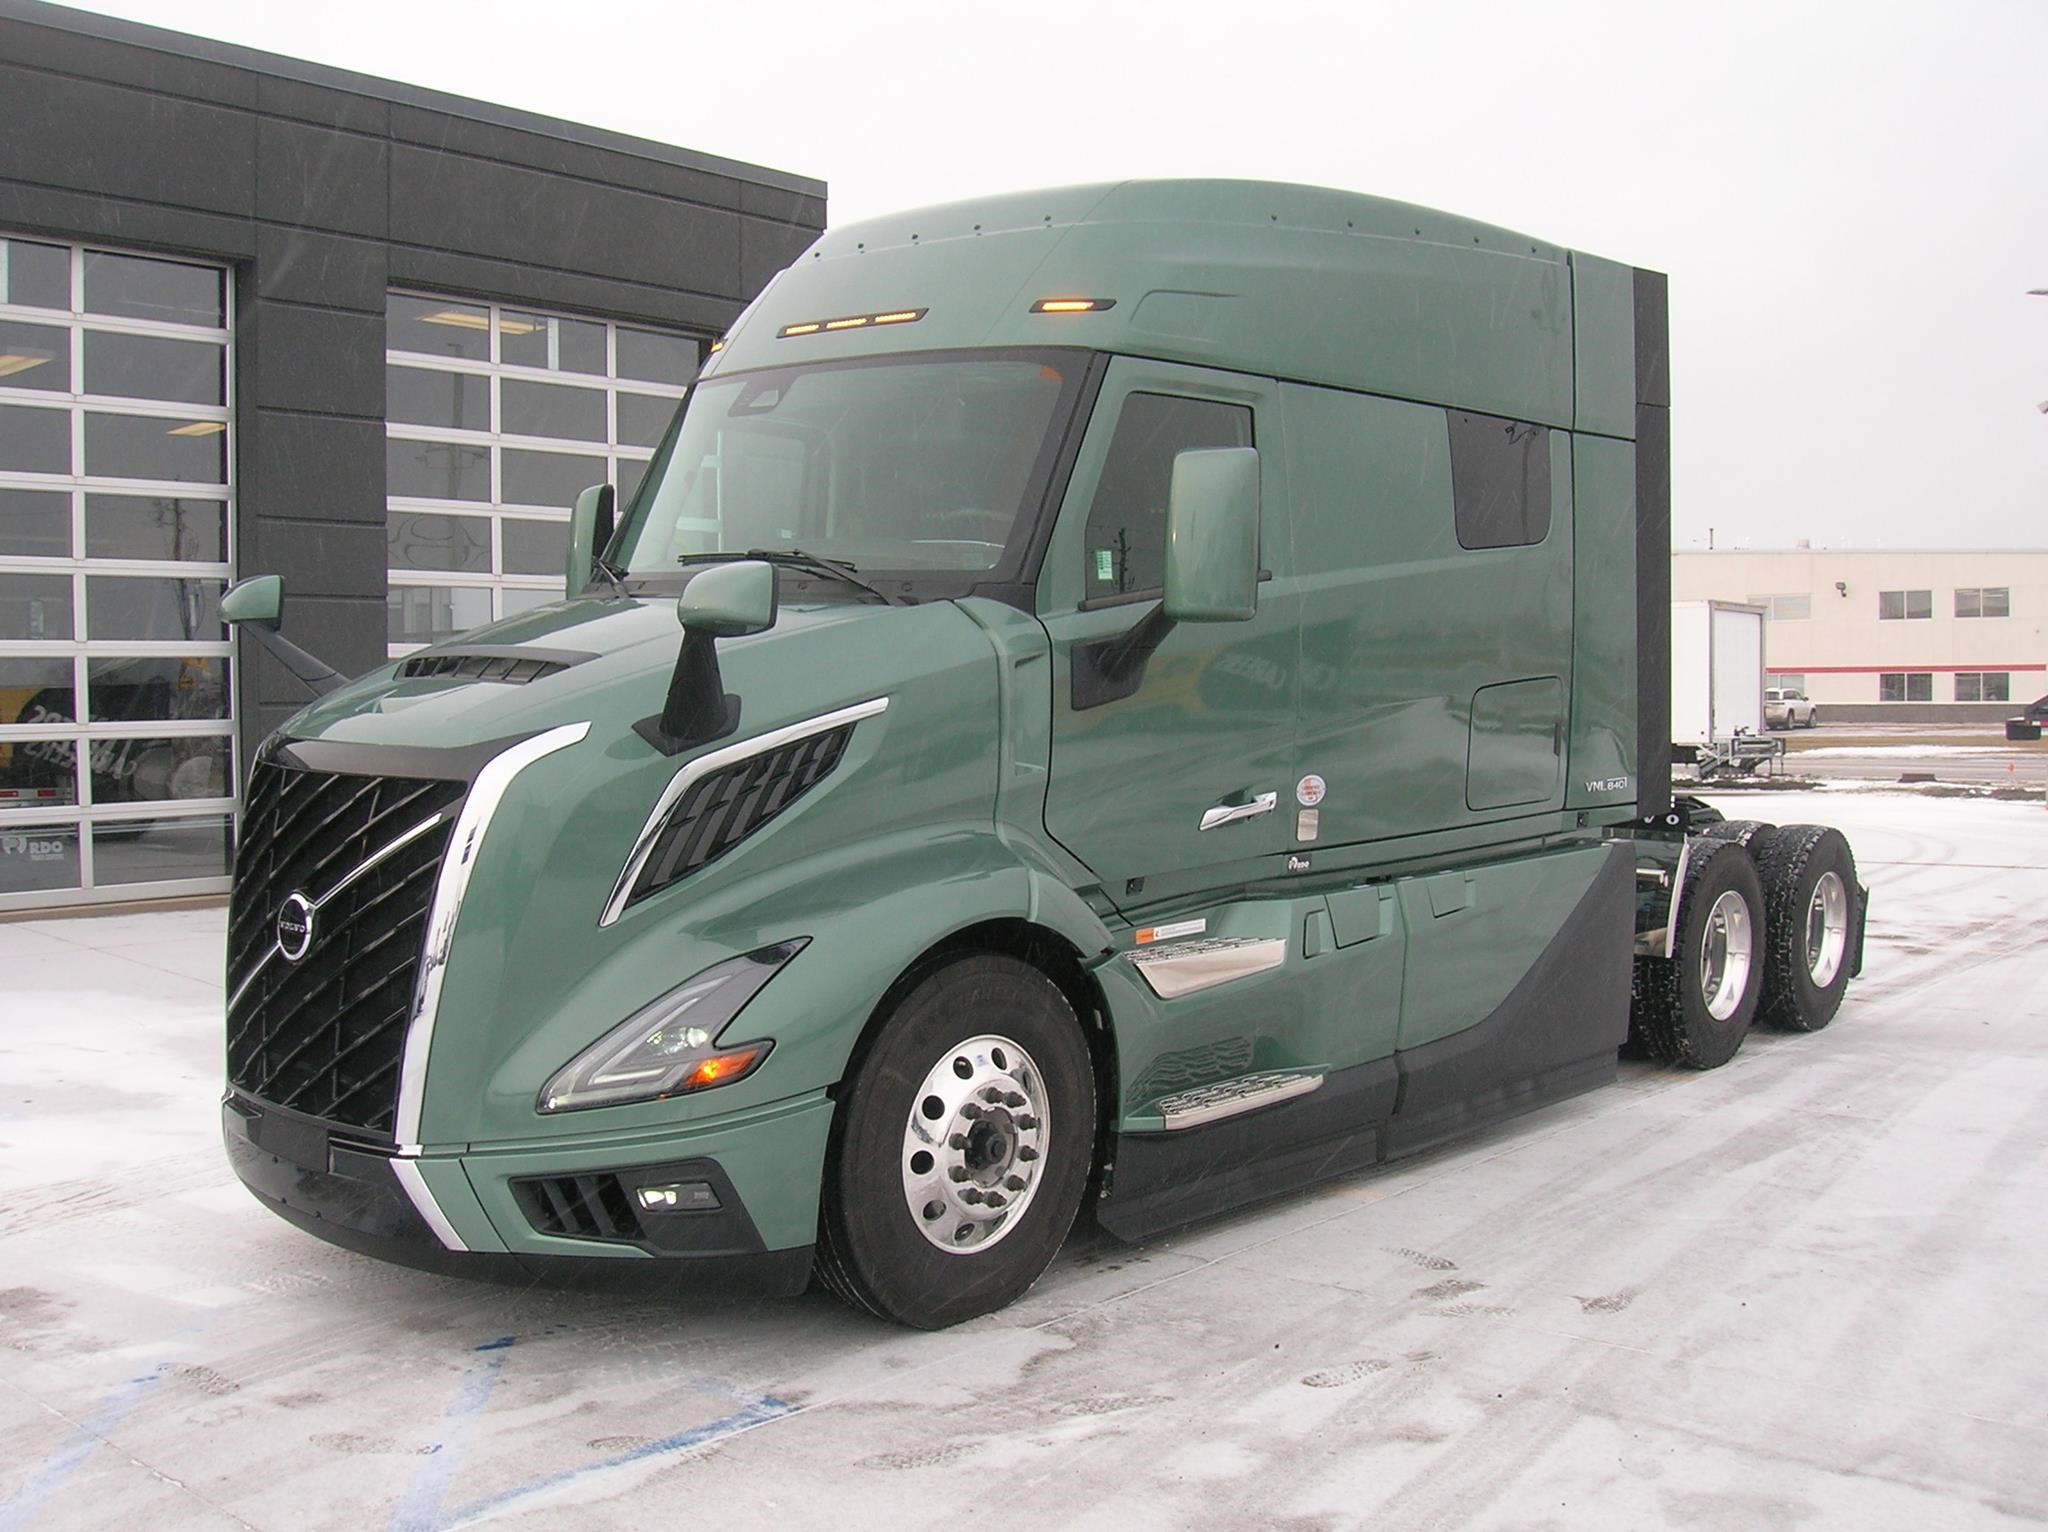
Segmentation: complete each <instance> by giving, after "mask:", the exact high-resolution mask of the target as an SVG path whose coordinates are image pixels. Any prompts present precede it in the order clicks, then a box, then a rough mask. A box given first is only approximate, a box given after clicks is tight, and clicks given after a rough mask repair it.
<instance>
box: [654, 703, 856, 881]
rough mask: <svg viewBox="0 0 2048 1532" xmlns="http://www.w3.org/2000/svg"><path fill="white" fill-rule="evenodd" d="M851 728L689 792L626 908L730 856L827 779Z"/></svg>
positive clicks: (738, 766) (774, 753)
mask: <svg viewBox="0 0 2048 1532" xmlns="http://www.w3.org/2000/svg"><path fill="white" fill-rule="evenodd" d="M852 737H853V725H852V724H850V723H849V724H842V725H841V726H840V727H838V728H836V729H827V730H825V731H824V732H823V733H820V734H813V735H810V736H809V737H808V738H805V739H799V740H796V741H793V742H792V743H790V744H787V745H780V746H777V747H776V748H775V749H773V750H764V751H762V752H761V754H759V755H755V756H749V757H748V758H747V759H745V760H743V761H735V762H734V763H733V764H732V765H730V766H723V767H720V768H719V769H718V770H717V771H714V772H712V773H711V774H710V775H708V776H706V777H703V778H702V779H700V780H699V781H697V782H694V783H692V784H691V786H690V788H689V790H688V791H687V792H685V793H684V794H683V795H682V797H680V798H678V799H677V800H676V806H675V807H674V808H673V809H671V810H670V811H669V815H668V818H667V819H666V820H664V821H663V822H662V826H661V829H660V830H659V831H658V832H657V833H656V835H655V837H654V845H653V847H652V849H651V850H650V851H649V852H648V854H647V860H646V862H645V863H643V864H642V866H641V868H640V876H639V877H638V878H636V879H635V880H634V882H633V891H632V893H631V894H629V895H628V896H627V898H626V903H627V904H629V905H630V904H633V903H635V902H637V901H639V900H641V899H645V898H646V897H647V896H648V895H649V894H653V893H657V892H659V891H660V890H662V889H664V888H667V887H668V886H669V885H670V884H671V883H674V882H676V881H677V880H679V879H682V878H687V877H688V876H689V875H690V874H691V873H693V872H696V871H697V870H698V869H699V868H702V867H707V866H709V865H710V864H711V863H713V862H715V861H717V860H718V859H719V858H720V857H722V856H724V855H725V854H726V852H728V851H730V850H732V848H733V847H734V846H737V845H738V844H739V843H740V842H741V841H743V840H745V839H746V838H747V837H748V836H749V835H752V834H753V833H754V832H755V831H756V830H758V829H760V828H761V827H762V826H763V825H765V824H767V823H768V822H769V821H770V820H771V819H773V818H774V817H775V816H776V815H777V814H780V813H781V812H782V811H783V810H784V809H786V808H788V807H789V806H790V804H792V803H794V802H795V801H796V800H797V799H798V798H800V797H802V796H803V795H804V794H805V793H807V792H809V791H810V790H811V789H812V788H814V787H816V786H817V785H818V784H819V783H820V782H822V781H823V780H824V779H825V778H826V777H827V776H829V775H830V774H831V771H832V768H833V767H835V766H837V765H838V764H839V759H840V757H841V756H843V755H844V754H845V753H846V742H847V741H848V740H849V739H851V738H852Z"/></svg>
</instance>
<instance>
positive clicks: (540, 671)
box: [398, 644, 597, 686]
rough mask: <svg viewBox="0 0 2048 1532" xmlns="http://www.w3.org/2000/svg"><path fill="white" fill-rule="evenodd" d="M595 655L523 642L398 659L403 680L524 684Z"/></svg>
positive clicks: (400, 675)
mask: <svg viewBox="0 0 2048 1532" xmlns="http://www.w3.org/2000/svg"><path fill="white" fill-rule="evenodd" d="M595 658H597V656H596V655H593V654H585V653H583V652H582V651H580V650H574V649H532V648H528V647H527V646H526V645H524V644H478V645H475V646H474V647H472V648H468V649H427V650H423V651H421V652H420V653H418V654H411V655H407V656H406V657H405V658H404V659H402V660H400V661H399V662H398V678H399V679H400V680H401V681H415V680H422V679H428V678H431V679H434V680H445V681H502V682H504V683H505V684H506V685H508V686H524V685H525V684H526V683H527V682H529V681H538V680H540V679H541V677H543V676H551V675H554V674H556V673H557V672H559V671H564V670H567V669H568V668H569V667H570V666H571V665H580V664H582V663H583V662H584V661H585V660H590V659H595Z"/></svg>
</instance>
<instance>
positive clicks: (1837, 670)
mask: <svg viewBox="0 0 2048 1532" xmlns="http://www.w3.org/2000/svg"><path fill="white" fill-rule="evenodd" d="M1979 670H1992V671H1996V670H2007V671H2013V670H2048V664H2044V665H1800V666H1792V665H1786V666H1783V667H1780V666H1777V665H1766V666H1765V667H1764V674H1765V675H1770V676H1889V675H1899V674H1902V673H1904V672H1907V671H1914V672H1917V673H1919V674H1921V675H1925V674H1927V673H1928V672H1929V671H1940V672H1942V673H1943V674H1945V675H1953V674H1954V673H1956V672H1957V671H1965V672H1974V671H1979Z"/></svg>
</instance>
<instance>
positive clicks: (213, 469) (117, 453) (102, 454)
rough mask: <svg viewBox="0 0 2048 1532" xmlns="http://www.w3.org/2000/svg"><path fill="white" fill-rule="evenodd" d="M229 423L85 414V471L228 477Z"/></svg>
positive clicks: (184, 478)
mask: <svg viewBox="0 0 2048 1532" xmlns="http://www.w3.org/2000/svg"><path fill="white" fill-rule="evenodd" d="M227 440H228V439H227V423H226V422H225V421H220V420H178V419H164V418H162V417H159V416H152V415H100V414H88V415H87V416H86V417H85V471H86V473H87V474H88V475H89V476H90V477H92V478H96V479H156V480H161V481H165V482H168V483H173V484H225V483H227V481H228V452H227Z"/></svg>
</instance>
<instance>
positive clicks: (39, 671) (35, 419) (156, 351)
mask: <svg viewBox="0 0 2048 1532" xmlns="http://www.w3.org/2000/svg"><path fill="white" fill-rule="evenodd" d="M232 368H233V343H232V336H231V334H230V319H229V314H228V303H227V273H226V272H225V271H224V270H222V269H221V268H220V267H218V266H208V265H203V264H199V263H195V262H191V261H176V260H165V259H162V258H160V257H157V256H147V255H140V254H134V253H130V252H126V251H119V250H103V249H99V248H96V247H92V246H84V245H61V244H53V243H51V242H49V241H45V240H34V239H19V238H15V237H12V236H9V235H6V234H0V910H6V909H20V908H33V907H36V906H41V905H51V904H79V903H87V902H91V901H92V900H94V899H107V898H129V897H135V896H137V895H144V894H146V895H160V894H172V893H197V892H210V891H214V890H218V889H221V888H224V887H226V874H227V871H228V857H229V848H230V844H231V835H230V826H231V822H232V816H233V810H234V794H235V780H236V765H235V758H234V743H233V709H232V696H233V692H232V688H231V686H230V684H229V683H230V664H231V661H230V646H229V643H228V637H227V633H226V630H225V629H224V628H223V627H222V625H221V621H220V611H219V605H220V593H221V590H222V588H223V587H224V586H225V584H226V582H227V578H228V568H229V561H230V557H231V548H230V545H229V536H230V533H229V528H230V526H231V525H232V521H233V517H232V514H231V512H232V507H233V502H234V481H233V454H232V443H233V435H234V432H233V422H232V420H231V419H230V415H229V411H228V400H229V398H230V397H231V393H230V388H231V384H232Z"/></svg>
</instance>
